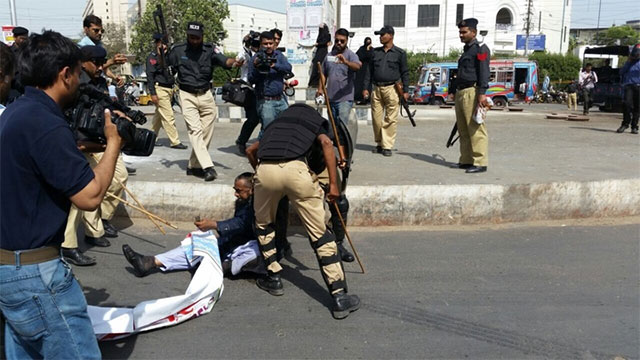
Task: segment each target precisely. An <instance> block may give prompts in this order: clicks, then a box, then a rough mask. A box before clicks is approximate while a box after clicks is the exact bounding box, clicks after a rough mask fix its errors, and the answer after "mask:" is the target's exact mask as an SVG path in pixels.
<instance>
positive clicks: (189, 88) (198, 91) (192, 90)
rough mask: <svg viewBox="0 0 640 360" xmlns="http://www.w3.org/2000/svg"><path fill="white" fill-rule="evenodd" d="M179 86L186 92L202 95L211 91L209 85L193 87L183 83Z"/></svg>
mask: <svg viewBox="0 0 640 360" xmlns="http://www.w3.org/2000/svg"><path fill="white" fill-rule="evenodd" d="M179 87H180V90H182V91H186V92H188V93H191V94H194V95H202V94H204V93H206V92H207V91H209V90H210V89H211V88H209V87H206V88H196V87H193V86H189V85H183V84H180V86H179Z"/></svg>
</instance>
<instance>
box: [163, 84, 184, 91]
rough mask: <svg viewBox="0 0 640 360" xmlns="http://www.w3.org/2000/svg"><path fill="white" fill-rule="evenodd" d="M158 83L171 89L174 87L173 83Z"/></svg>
mask: <svg viewBox="0 0 640 360" xmlns="http://www.w3.org/2000/svg"><path fill="white" fill-rule="evenodd" d="M156 84H158V86H162V87H165V88H169V89H171V88H173V84H163V83H156ZM185 91H187V90H185Z"/></svg>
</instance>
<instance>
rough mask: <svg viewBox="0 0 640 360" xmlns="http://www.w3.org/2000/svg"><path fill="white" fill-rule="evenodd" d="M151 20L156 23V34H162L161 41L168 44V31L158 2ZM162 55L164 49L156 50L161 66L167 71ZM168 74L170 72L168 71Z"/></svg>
mask: <svg viewBox="0 0 640 360" xmlns="http://www.w3.org/2000/svg"><path fill="white" fill-rule="evenodd" d="M153 22H154V23H155V24H156V32H157V33H158V34H162V43H163V44H164V45H167V46H169V33H168V32H167V25H166V24H165V22H164V14H163V12H162V6H161V5H160V4H158V5H157V6H156V10H155V11H154V12H153ZM164 55H165V54H164V51H159V52H158V56H159V57H160V66H162V69H163V70H164V71H166V72H168V70H169V68H168V67H167V62H166V59H165V56H164ZM169 75H171V74H170V73H169Z"/></svg>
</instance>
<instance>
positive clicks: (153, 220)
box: [114, 178, 167, 235]
mask: <svg viewBox="0 0 640 360" xmlns="http://www.w3.org/2000/svg"><path fill="white" fill-rule="evenodd" d="M114 180H115V181H117V182H118V184H119V185H120V186H122V188H123V189H124V191H126V193H127V194H128V195H129V196H131V198H132V199H133V201H135V202H136V204H138V206H140V208H142V209H144V210H147V209H145V208H144V205H142V203H141V202H140V201H138V198H136V196H135V195H134V194H133V192H132V191H131V190H129V189H127V187H126V186H125V185H124V184H123V183H122V181H120V180H118V179H115V178H114ZM147 217H148V218H149V220H151V222H152V223H153V225H155V226H156V227H157V228H158V230H160V232H161V233H162V235H167V232H166V231H164V229H163V228H162V226H160V224H158V223H157V222H156V220H155V219H154V218H152V217H151V216H149V215H147Z"/></svg>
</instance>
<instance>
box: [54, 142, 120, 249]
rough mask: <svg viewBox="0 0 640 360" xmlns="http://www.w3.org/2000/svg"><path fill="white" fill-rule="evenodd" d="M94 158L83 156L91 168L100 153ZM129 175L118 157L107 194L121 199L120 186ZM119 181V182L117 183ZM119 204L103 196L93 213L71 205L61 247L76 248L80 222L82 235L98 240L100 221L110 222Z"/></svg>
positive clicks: (100, 233)
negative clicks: (82, 226)
mask: <svg viewBox="0 0 640 360" xmlns="http://www.w3.org/2000/svg"><path fill="white" fill-rule="evenodd" d="M93 155H94V156H91V155H89V154H85V157H86V158H87V161H88V162H89V165H91V168H92V169H93V168H95V167H96V166H97V165H98V162H99V161H100V159H102V153H95V154H93ZM128 178H129V175H128V174H127V168H126V167H125V164H124V161H123V160H122V155H120V156H118V160H117V161H116V170H115V172H114V174H113V180H111V184H110V185H109V189H107V192H108V193H111V194H114V195H116V196H118V197H121V195H122V191H123V190H124V188H123V187H122V185H121V184H126V183H127V179H128ZM118 181H119V182H118ZM119 203H120V201H119V200H116V199H114V198H112V197H110V196H105V197H104V199H103V200H102V203H101V204H100V207H99V208H98V209H96V210H94V211H82V210H79V209H78V208H77V207H75V205H73V204H72V205H71V210H70V211H69V216H68V217H67V227H66V228H65V230H64V242H63V243H62V247H64V248H69V249H74V248H77V247H78V236H77V230H78V226H79V225H80V221H82V223H83V225H84V233H85V235H87V236H90V237H94V238H99V237H101V236H103V235H104V226H103V225H102V219H105V220H111V219H112V218H113V215H114V214H115V210H116V208H117V207H118V204H119Z"/></svg>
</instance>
